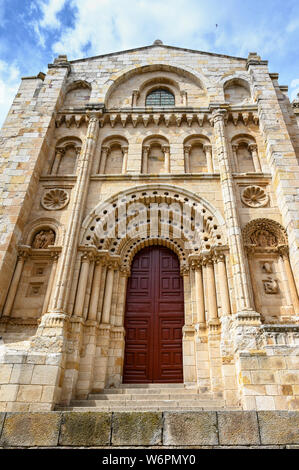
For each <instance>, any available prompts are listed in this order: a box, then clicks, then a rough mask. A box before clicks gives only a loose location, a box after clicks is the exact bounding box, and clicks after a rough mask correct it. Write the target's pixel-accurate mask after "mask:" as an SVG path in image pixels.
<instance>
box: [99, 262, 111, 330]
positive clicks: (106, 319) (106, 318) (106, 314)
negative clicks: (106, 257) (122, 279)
mask: <svg viewBox="0 0 299 470" xmlns="http://www.w3.org/2000/svg"><path fill="white" fill-rule="evenodd" d="M113 281H114V266H113V265H110V266H109V267H108V272H107V276H106V284H105V294H104V304H103V311H102V320H101V323H107V324H109V323H110V311H111V302H112V293H113Z"/></svg>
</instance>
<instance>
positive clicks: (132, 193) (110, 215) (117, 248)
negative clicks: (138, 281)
mask: <svg viewBox="0 0 299 470" xmlns="http://www.w3.org/2000/svg"><path fill="white" fill-rule="evenodd" d="M152 203H156V204H157V205H159V207H158V216H157V217H158V218H157V220H158V224H157V227H158V228H157V233H154V234H153V233H152V231H151V225H150V223H151V219H150V218H149V209H150V208H152ZM133 204H134V206H133ZM155 207H157V206H155ZM163 208H165V212H163ZM142 210H143V211H144V216H143V221H144V223H141V224H140V225H138V229H136V231H137V233H136V231H135V229H134V228H133V223H134V217H135V216H136V213H137V212H138V211H139V212H140V211H142ZM139 212H138V213H139ZM103 228H104V230H103ZM121 230H124V231H123V232H122V231H121ZM103 233H104V236H103ZM101 234H102V238H101ZM165 234H166V235H165ZM158 239H159V240H164V241H163V243H165V244H169V246H172V249H174V251H176V253H177V254H179V256H181V258H182V259H183V258H185V260H186V259H187V256H188V255H189V254H198V253H199V252H200V251H203V250H210V249H212V248H214V247H215V246H223V245H225V244H226V234H225V223H224V220H223V217H222V215H221V214H220V213H219V211H218V210H217V209H215V208H214V207H213V206H212V205H211V204H210V203H209V202H208V201H206V200H205V199H203V198H201V197H199V196H197V195H195V194H193V193H191V192H190V191H187V190H185V189H183V188H180V187H179V188H173V187H172V186H170V185H163V184H158V185H154V184H153V185H144V186H139V187H137V188H136V187H135V188H131V189H128V190H125V191H122V192H120V193H118V194H116V195H113V196H111V197H110V198H109V199H107V200H106V201H104V202H101V203H99V204H98V205H97V206H96V207H95V209H94V210H93V211H92V212H91V213H90V214H89V215H88V216H87V217H86V219H85V220H84V222H83V226H82V230H81V237H80V240H81V245H95V246H96V247H97V248H98V249H99V250H107V251H108V252H109V253H110V255H116V254H117V255H121V257H122V258H124V259H125V257H126V255H127V253H126V250H127V249H128V250H130V249H135V248H134V247H136V246H139V242H140V243H141V244H142V243H145V242H146V243H156V241H157V240H158ZM161 243H162V242H161ZM126 246H128V247H129V248H125V247H126ZM144 246H145V245H144ZM183 253H184V255H182V254H183ZM182 256H183V257H182ZM127 259H128V258H127Z"/></svg>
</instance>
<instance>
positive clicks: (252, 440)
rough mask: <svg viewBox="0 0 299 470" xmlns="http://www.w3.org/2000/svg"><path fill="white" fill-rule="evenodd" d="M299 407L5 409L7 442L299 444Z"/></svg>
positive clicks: (1, 420)
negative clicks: (111, 410)
mask: <svg viewBox="0 0 299 470" xmlns="http://www.w3.org/2000/svg"><path fill="white" fill-rule="evenodd" d="M298 446H299V413H298V412H292V411H289V412H283V411H259V412H255V411H243V412H232V411H222V412H221V411H219V412H213V411H202V412H182V413H179V412H163V413H162V412H160V413H153V412H144V413H137V412H136V413H134V412H133V413H125V412H124V413H120V412H115V413H96V412H82V413H81V412H63V413H60V412H51V413H6V414H5V413H1V414H0V447H1V448H34V447H42V448H47V447H51V448H55V447H57V448H59V447H64V448H67V447H70V448H76V447H90V448H109V447H110V448H111V449H113V448H121V447H141V448H146V447H148V448H176V447H183V448H188V447H190V448H195V449H196V448H199V449H200V448H228V447H233V448H238V447H240V448H280V449H283V448H289V449H290V448H298Z"/></svg>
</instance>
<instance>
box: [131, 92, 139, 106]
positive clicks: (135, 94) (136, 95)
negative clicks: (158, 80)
mask: <svg viewBox="0 0 299 470" xmlns="http://www.w3.org/2000/svg"><path fill="white" fill-rule="evenodd" d="M138 98H139V91H138V90H133V92H132V107H133V108H134V107H135V106H137V101H138Z"/></svg>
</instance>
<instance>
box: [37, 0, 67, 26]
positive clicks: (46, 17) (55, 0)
mask: <svg viewBox="0 0 299 470" xmlns="http://www.w3.org/2000/svg"><path fill="white" fill-rule="evenodd" d="M65 3H66V0H48V2H45V1H44V0H39V1H38V4H39V6H40V9H41V12H42V14H43V18H42V20H41V21H40V23H39V24H40V26H41V28H52V29H55V28H57V29H58V28H60V26H61V23H60V21H59V20H58V18H57V14H58V13H59V12H60V11H61V10H62V8H63V7H64V5H65Z"/></svg>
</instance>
